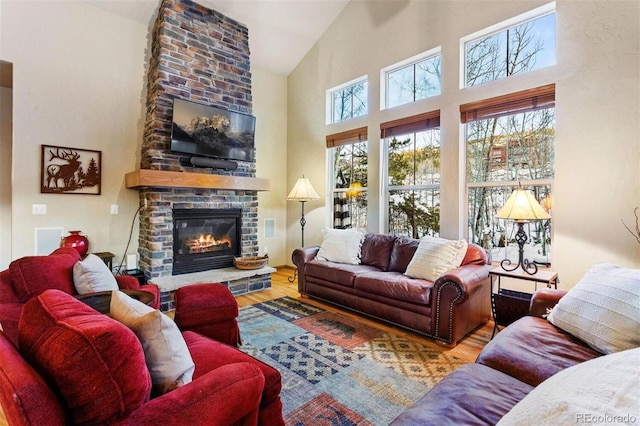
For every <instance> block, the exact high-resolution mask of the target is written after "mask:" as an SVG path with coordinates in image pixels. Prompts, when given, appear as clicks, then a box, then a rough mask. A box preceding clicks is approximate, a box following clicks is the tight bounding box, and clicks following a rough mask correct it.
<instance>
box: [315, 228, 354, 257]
mask: <svg viewBox="0 0 640 426" xmlns="http://www.w3.org/2000/svg"><path fill="white" fill-rule="evenodd" d="M323 234H324V235H323V238H322V244H321V245H320V250H318V254H317V255H316V258H317V259H319V260H329V261H331V262H338V263H349V264H352V265H358V264H360V249H361V247H362V242H363V241H364V234H365V233H364V231H362V230H361V229H357V228H355V229H330V228H326V229H325V230H324V231H323Z"/></svg>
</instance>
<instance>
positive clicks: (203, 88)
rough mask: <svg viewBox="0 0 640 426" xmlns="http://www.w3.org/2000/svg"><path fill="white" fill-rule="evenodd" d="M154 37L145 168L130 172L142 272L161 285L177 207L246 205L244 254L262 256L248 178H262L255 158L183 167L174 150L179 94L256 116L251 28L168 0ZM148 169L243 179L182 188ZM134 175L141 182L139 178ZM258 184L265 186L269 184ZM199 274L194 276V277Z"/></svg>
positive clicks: (263, 278) (167, 272)
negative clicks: (156, 179) (152, 177)
mask: <svg viewBox="0 0 640 426" xmlns="http://www.w3.org/2000/svg"><path fill="white" fill-rule="evenodd" d="M151 37H152V41H151V52H150V62H149V66H148V69H147V101H146V118H145V129H144V139H143V142H142V150H141V160H140V170H139V171H137V172H132V173H129V174H128V175H127V187H135V188H136V189H138V190H139V191H140V204H141V205H143V206H146V208H144V209H143V210H142V211H141V213H140V232H139V241H138V243H139V254H140V269H141V270H142V271H143V272H144V274H145V276H146V277H147V278H148V279H150V280H151V281H152V282H154V283H158V282H162V280H163V279H165V278H171V277H172V275H173V270H172V268H173V217H172V214H173V210H174V209H241V211H242V232H241V255H242V256H256V255H257V254H258V238H257V233H258V197H257V191H256V190H254V189H253V188H252V187H251V185H247V184H246V183H247V180H248V181H251V182H253V181H259V179H257V178H256V177H255V163H253V162H238V167H237V169H236V170H233V171H223V170H220V169H210V168H194V167H188V166H183V165H182V164H181V163H182V162H181V155H180V154H176V153H173V152H171V151H170V139H171V127H172V108H173V99H174V98H180V99H185V100H189V101H193V102H198V103H201V104H207V105H211V106H215V107H217V108H221V109H225V110H229V111H235V112H240V113H243V114H251V113H252V98H251V72H250V61H249V38H248V37H249V35H248V30H247V28H246V27H245V26H244V25H243V24H240V23H238V22H236V21H234V20H232V19H230V18H228V17H226V16H224V15H222V14H220V13H218V12H216V11H213V10H210V9H207V8H204V7H202V6H200V5H199V4H197V3H194V2H191V1H189V0H163V1H162V3H161V5H160V8H159V11H158V17H157V19H156V22H155V24H154V27H153V32H152V35H151ZM143 171H148V172H149V173H152V172H153V173H167V174H168V175H172V174H173V175H175V174H184V176H189V177H190V178H189V179H190V180H194V181H198V179H193V176H198V175H199V176H203V177H207V176H210V175H217V176H220V178H229V179H230V181H231V182H233V180H234V179H236V180H239V181H242V182H243V184H242V185H239V186H238V187H237V188H234V186H233V185H232V184H231V185H229V184H226V185H224V186H222V187H217V186H207V185H206V184H205V185H203V184H201V183H200V184H198V185H188V184H185V185H184V186H182V185H180V184H175V182H171V183H170V184H167V185H158V186H153V185H150V184H148V183H143V182H141V181H140V179H141V177H142V176H144V175H146V174H145V173H142V172H143ZM136 179H137V180H138V181H137V182H133V181H134V180H136ZM219 180H220V181H223V180H225V179H219ZM202 181H203V182H208V181H211V179H203V180H202ZM216 181H218V179H216ZM259 186H260V187H261V188H262V189H264V185H262V184H261V185H259ZM216 188H224V189H216ZM229 269H233V268H229ZM271 269H272V268H271ZM220 272H222V271H220ZM271 272H272V271H271V270H265V271H264V274H258V275H256V274H255V273H254V274H253V275H252V277H253V278H251V279H252V280H253V282H252V283H250V284H248V285H246V286H245V287H246V291H255V290H260V289H262V288H265V287H270V286H271V279H270V273H271ZM190 275H195V274H185V275H181V276H180V277H181V279H182V280H184V279H187V278H188V277H189V276H190ZM216 277H217V275H216ZM232 278H233V276H232ZM198 279H199V278H198V277H193V282H197V281H198ZM242 279H245V278H242ZM215 281H224V282H227V283H228V285H229V286H230V287H232V288H235V289H236V293H238V292H239V288H240V287H242V286H243V285H241V284H240V283H237V284H238V285H236V283H234V281H236V280H234V279H229V278H228V277H227V278H225V277H217V278H216V279H215ZM167 291H169V290H167ZM165 296H167V295H163V297H165Z"/></svg>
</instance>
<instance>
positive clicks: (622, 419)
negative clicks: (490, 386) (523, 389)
mask: <svg viewBox="0 0 640 426" xmlns="http://www.w3.org/2000/svg"><path fill="white" fill-rule="evenodd" d="M638 365H640V348H637V349H629V350H626V351H622V352H618V353H615V354H611V355H605V356H601V357H598V358H594V359H591V360H589V361H586V362H583V363H580V364H577V365H574V366H572V367H569V368H567V369H565V370H562V371H560V372H559V373H557V374H555V375H553V376H551V377H549V378H548V379H547V380H545V381H544V382H542V383H540V384H539V385H538V386H537V387H536V388H534V389H533V390H532V391H531V393H529V394H528V395H527V396H525V397H524V398H523V399H522V400H521V401H520V402H518V403H517V404H516V405H515V406H514V407H513V408H512V409H511V411H509V412H508V413H507V414H506V415H505V416H504V417H503V418H502V419H500V422H498V426H506V425H514V426H525V425H531V426H537V425H572V424H602V425H604V424H621V425H622V424H632V423H634V424H635V422H637V421H638V417H636V416H637V415H638V414H639V413H640V411H639V410H640V398H638V383H640V369H639V368H638Z"/></svg>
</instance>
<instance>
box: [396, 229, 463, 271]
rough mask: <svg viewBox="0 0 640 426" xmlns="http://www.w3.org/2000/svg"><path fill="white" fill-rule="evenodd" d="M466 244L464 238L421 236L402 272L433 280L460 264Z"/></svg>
mask: <svg viewBox="0 0 640 426" xmlns="http://www.w3.org/2000/svg"><path fill="white" fill-rule="evenodd" d="M468 246H469V244H468V243H467V241H466V240H447V239H444V238H436V237H423V238H421V239H420V244H419V245H418V248H417V249H416V252H415V253H414V255H413V258H412V259H411V262H409V265H408V266H407V270H406V271H405V273H404V274H405V275H406V276H408V277H411V278H420V279H423V280H429V281H435V280H437V279H438V277H439V276H440V275H442V274H444V273H445V272H447V271H450V270H452V269H455V268H457V267H458V266H460V264H461V263H462V260H463V259H464V256H465V255H466V254H467V247H468Z"/></svg>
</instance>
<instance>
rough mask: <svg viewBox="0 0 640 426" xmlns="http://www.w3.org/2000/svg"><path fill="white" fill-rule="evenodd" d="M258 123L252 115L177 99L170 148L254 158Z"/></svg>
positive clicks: (239, 158)
mask: <svg viewBox="0 0 640 426" xmlns="http://www.w3.org/2000/svg"><path fill="white" fill-rule="evenodd" d="M255 123H256V119H255V117H253V116H251V115H247V114H241V113H238V112H233V111H227V110H223V109H220V108H216V107H212V106H208V105H203V104H198V103H195V102H191V101H185V100H183V99H174V100H173V125H172V129H171V151H173V152H178V153H182V154H191V155H195V156H206V157H216V158H222V159H226V160H236V161H249V162H253V161H254V135H255Z"/></svg>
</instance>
